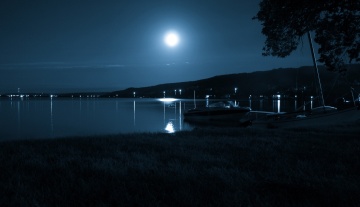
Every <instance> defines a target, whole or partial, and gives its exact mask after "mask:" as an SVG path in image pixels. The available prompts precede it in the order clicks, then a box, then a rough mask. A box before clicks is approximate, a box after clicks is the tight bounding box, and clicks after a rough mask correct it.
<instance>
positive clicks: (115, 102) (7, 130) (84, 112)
mask: <svg viewBox="0 0 360 207" xmlns="http://www.w3.org/2000/svg"><path fill="white" fill-rule="evenodd" d="M211 102H212V101H211V100H210V101H209V100H206V99H205V100H197V101H196V105H197V106H198V107H199V106H204V105H207V104H210V103H211ZM237 103H238V104H240V105H241V106H250V107H252V109H254V110H267V111H274V112H278V111H289V110H290V111H291V108H293V109H294V108H296V107H297V105H298V104H297V102H296V101H295V102H293V103H292V104H291V103H290V102H284V101H280V100H274V101H273V100H259V101H249V100H244V101H240V102H237ZM193 107H194V101H193V100H186V99H182V100H171V99H166V100H160V99H102V98H100V99H95V98H93V99H91V98H89V99H79V98H73V99H71V98H69V99H66V98H39V99H34V98H32V99H26V98H24V99H20V98H12V99H10V98H2V99H0V140H11V139H32V138H52V137H67V136H89V135H90V136H91V135H104V134H116V133H132V132H164V133H172V132H176V131H181V130H191V129H192V128H193V126H191V125H189V124H187V123H186V122H185V123H184V122H183V116H182V114H183V112H184V111H185V110H187V109H190V108H193Z"/></svg>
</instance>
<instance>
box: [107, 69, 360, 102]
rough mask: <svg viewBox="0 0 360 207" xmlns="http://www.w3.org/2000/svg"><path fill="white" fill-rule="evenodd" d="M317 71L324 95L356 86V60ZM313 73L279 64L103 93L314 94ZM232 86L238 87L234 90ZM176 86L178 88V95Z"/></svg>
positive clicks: (187, 95)
mask: <svg viewBox="0 0 360 207" xmlns="http://www.w3.org/2000/svg"><path fill="white" fill-rule="evenodd" d="M319 72H320V77H321V82H322V85H323V90H324V94H325V98H329V97H330V98H334V97H337V96H349V95H351V94H350V87H354V88H355V89H358V88H359V85H360V65H359V64H353V65H348V71H347V73H346V74H345V75H341V74H339V73H335V72H329V71H327V70H326V69H325V68H324V67H320V68H319ZM314 74H315V73H314V68H313V67H311V66H304V67H300V68H278V69H273V70H269V71H256V72H251V73H238V74H228V75H219V76H214V77H211V78H206V79H202V80H197V81H189V82H179V83H166V84H160V85H155V86H149V87H141V88H127V89H125V90H119V91H114V92H111V93H108V94H105V95H104V96H110V97H124V98H126V97H134V94H133V93H134V92H135V97H138V98H139V97H142V98H159V97H163V96H164V91H165V96H166V97H176V98H193V91H194V90H195V91H196V97H197V98H205V96H206V95H209V96H210V97H213V98H226V97H232V96H236V97H239V98H246V97H249V95H252V97H257V96H260V95H263V96H271V95H274V94H283V95H294V94H297V93H300V92H301V93H305V94H306V95H314V96H316V87H315V86H316V85H315V84H316V79H315V76H314ZM235 88H237V91H236V94H235ZM179 89H181V95H180V92H179ZM175 90H176V92H175ZM358 92H359V91H358ZM175 93H176V95H175Z"/></svg>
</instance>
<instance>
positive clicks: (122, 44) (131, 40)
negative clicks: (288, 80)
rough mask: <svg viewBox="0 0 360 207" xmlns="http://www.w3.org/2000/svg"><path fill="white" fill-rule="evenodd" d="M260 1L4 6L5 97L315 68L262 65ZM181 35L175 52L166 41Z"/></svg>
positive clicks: (92, 0) (275, 61) (0, 34)
mask: <svg viewBox="0 0 360 207" xmlns="http://www.w3.org/2000/svg"><path fill="white" fill-rule="evenodd" d="M259 2H260V1H259V0H258V1H235V0H234V1H224V0H223V1H209V0H208V1H194V0H192V1H154V0H152V1H121V0H117V1H115V0H114V1H109V0H99V1H96V0H82V1H80V0H59V1H55V0H44V1H39V0H32V1H26V0H23V1H17V0H5V1H4V0H3V1H1V3H0V93H7V92H15V91H17V89H18V88H20V90H21V91H22V92H70V91H74V92H77V91H111V90H118V89H124V88H127V87H142V86H150V85H157V84H162V83H173V82H182V81H191V80H198V79H203V78H209V77H212V76H215V75H222V74H229V73H242V72H252V71H258V70H270V69H274V68H280V67H282V68H286V67H300V66H305V65H311V64H312V62H311V56H310V53H309V46H308V44H307V40H306V38H304V44H303V45H302V46H301V45H300V48H298V50H297V51H296V52H294V54H292V55H291V56H290V57H287V58H285V59H282V58H275V57H263V56H262V55H261V53H262V47H263V44H264V41H265V36H263V35H262V34H261V24H260V22H258V21H257V20H252V17H254V16H255V15H256V13H257V11H258V9H259V8H258V4H259ZM168 31H176V32H177V34H178V35H179V38H180V42H179V44H178V45H177V46H175V47H169V46H167V45H166V44H165V43H164V35H165V34H166V33H167V32H168Z"/></svg>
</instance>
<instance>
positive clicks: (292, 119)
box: [252, 108, 360, 128]
mask: <svg viewBox="0 0 360 207" xmlns="http://www.w3.org/2000/svg"><path fill="white" fill-rule="evenodd" d="M354 122H360V110H358V109H357V108H350V109H345V110H336V111H326V112H324V113H316V114H304V115H303V116H300V115H296V116H286V115H279V116H278V117H276V116H272V117H267V118H258V119H254V120H252V125H253V127H265V128H297V127H319V126H334V125H339V124H347V123H354Z"/></svg>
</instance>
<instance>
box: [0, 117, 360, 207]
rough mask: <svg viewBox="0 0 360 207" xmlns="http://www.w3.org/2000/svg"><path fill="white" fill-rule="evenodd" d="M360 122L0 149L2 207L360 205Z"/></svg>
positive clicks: (40, 142)
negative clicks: (336, 125)
mask: <svg viewBox="0 0 360 207" xmlns="http://www.w3.org/2000/svg"><path fill="white" fill-rule="evenodd" d="M359 134H360V123H356V124H352V125H346V126H338V127H331V128H327V129H325V128H324V129H311V130H308V129H293V130H287V131H283V130H279V129H276V130H255V129H252V128H249V129H233V128H225V129H211V128H208V129H196V130H194V131H191V132H179V133H176V134H161V133H143V134H120V135H111V136H101V137H85V138H84V137H83V138H82V137H80V138H79V137H78V138H76V137H74V138H63V139H53V140H50V139H47V140H32V141H4V142H0V160H1V166H0V195H1V196H0V206H357V205H358V204H359V203H360V197H359V195H360V138H359V137H360V136H359Z"/></svg>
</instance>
